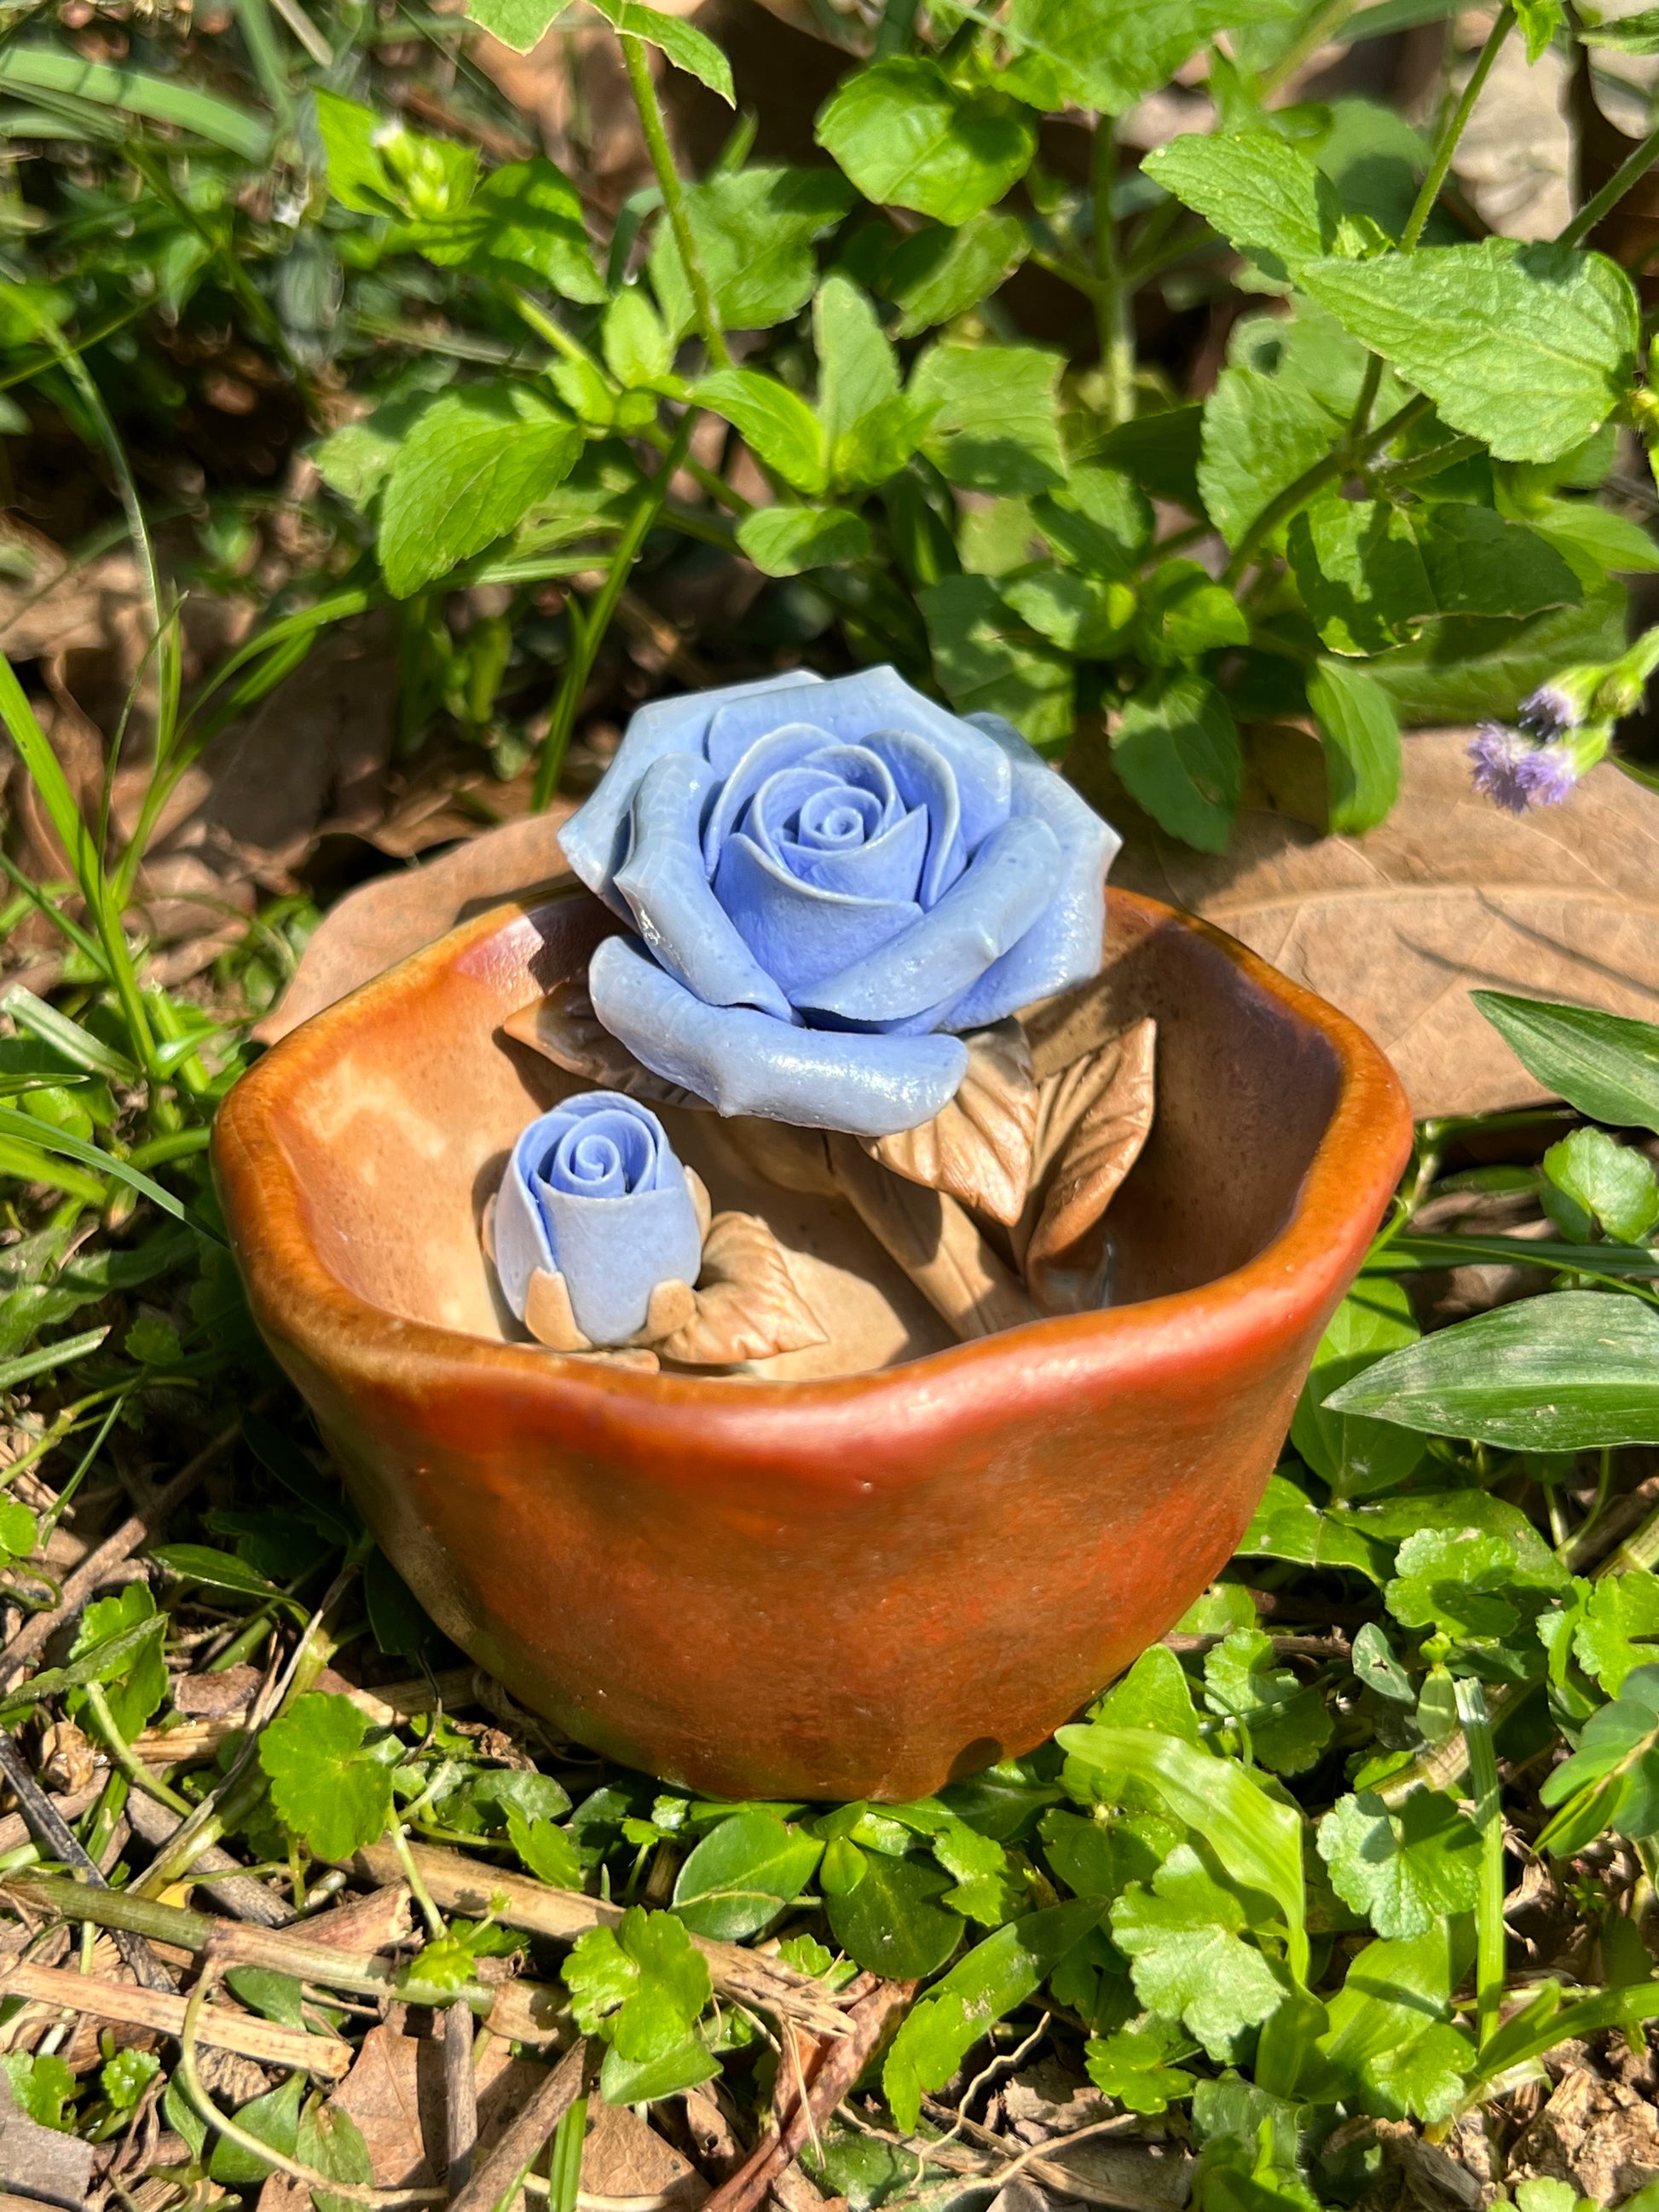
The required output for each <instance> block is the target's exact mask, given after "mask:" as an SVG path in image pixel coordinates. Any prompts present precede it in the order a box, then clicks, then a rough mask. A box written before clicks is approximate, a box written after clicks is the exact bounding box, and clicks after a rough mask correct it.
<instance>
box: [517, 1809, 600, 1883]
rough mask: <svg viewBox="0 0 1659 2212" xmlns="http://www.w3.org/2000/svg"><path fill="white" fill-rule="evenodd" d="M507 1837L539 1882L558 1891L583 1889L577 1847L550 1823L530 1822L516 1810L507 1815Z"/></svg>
mask: <svg viewBox="0 0 1659 2212" xmlns="http://www.w3.org/2000/svg"><path fill="white" fill-rule="evenodd" d="M507 1838H508V1840H509V1841H510V1842H511V1844H512V1845H513V1850H515V1851H516V1852H517V1853H518V1855H519V1857H520V1861H521V1862H522V1863H523V1864H524V1865H526V1867H528V1868H529V1869H530V1871H531V1873H532V1874H533V1875H535V1877H536V1879H537V1881H545V1882H550V1883H551V1885H552V1887H554V1888H555V1889H580V1887H582V1882H583V1880H584V1875H583V1869H582V1863H581V1860H580V1857H578V1855H577V1851H576V1846H575V1845H574V1844H573V1843H572V1842H571V1840H570V1838H569V1837H568V1835H566V1833H565V1832H564V1830H563V1829H562V1828H560V1827H556V1826H555V1825H554V1823H553V1822H552V1821H551V1820H526V1818H525V1816H524V1814H522V1813H520V1812H518V1811H516V1810H512V1811H509V1812H508V1814H507Z"/></svg>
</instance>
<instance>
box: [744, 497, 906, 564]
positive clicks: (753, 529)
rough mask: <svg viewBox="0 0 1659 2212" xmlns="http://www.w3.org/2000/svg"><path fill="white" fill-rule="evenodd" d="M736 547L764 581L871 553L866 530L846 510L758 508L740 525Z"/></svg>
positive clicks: (858, 518)
mask: <svg viewBox="0 0 1659 2212" xmlns="http://www.w3.org/2000/svg"><path fill="white" fill-rule="evenodd" d="M738 545H739V546H740V547H741V548H742V549H743V550H744V552H745V553H746V554H747V555H748V556H749V558H750V560H751V561H752V562H754V564H755V566H756V567H757V568H759V569H760V570H762V572H763V574H766V575H768V576H799V575H801V574H804V573H805V570H807V569H809V568H830V567H833V566H834V565H835V564H836V563H837V562H844V561H865V560H867V559H868V558H869V557H870V555H871V554H872V552H873V551H874V550H875V546H874V540H873V539H872V537H871V535H870V526H869V524H868V523H867V522H866V521H865V520H864V518H863V516H862V515H860V514H854V513H852V511H851V510H850V509H849V508H848V507H782V506H780V507H756V508H755V509H754V510H753V512H752V513H749V514H745V515H744V519H743V520H742V521H741V522H740V523H739V524H738Z"/></svg>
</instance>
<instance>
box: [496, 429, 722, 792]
mask: <svg viewBox="0 0 1659 2212" xmlns="http://www.w3.org/2000/svg"><path fill="white" fill-rule="evenodd" d="M694 419H695V416H694V412H693V410H691V409H690V408H687V410H686V411H685V413H684V415H683V416H681V418H680V427H679V430H678V435H676V437H675V439H674V441H673V443H672V444H671V446H670V447H669V449H668V452H667V454H666V455H665V458H664V460H663V464H662V466H661V467H660V468H659V470H658V471H657V473H656V475H655V476H654V477H652V479H651V481H650V483H648V484H647V485H646V487H645V489H644V490H643V491H642V492H641V494H640V496H639V499H638V501H637V502H636V503H635V508H634V512H633V513H632V514H630V515H629V518H628V527H627V528H626V529H625V530H624V531H623V534H622V536H621V537H620V538H618V539H617V548H616V550H615V552H613V553H612V555H611V566H610V568H609V569H608V570H607V571H606V574H605V582H604V583H603V584H602V585H601V586H600V587H599V592H598V593H597V595H596V596H595V598H594V600H593V604H592V606H590V607H589V608H588V609H587V611H586V613H585V614H584V615H582V616H580V617H579V618H578V620H577V621H576V622H574V623H572V625H571V630H572V635H571V640H570V657H569V659H568V660H567V661H566V663H565V668H564V675H563V677H562V678H561V680H560V684H559V696H558V697H557V699H556V701H555V702H554V706H553V719H552V721H551V722H550V725H549V726H548V732H547V735H546V737H545V738H544V740H543V742H542V755H541V758H540V760H539V761H538V763H536V783H535V788H534V789H533V791H532V793H531V797H530V805H531V809H532V812H534V813H538V814H539V813H540V812H541V811H542V809H543V808H544V806H547V805H550V804H551V802H552V799H553V794H554V793H555V792H556V790H557V789H558V787H559V770H560V769H561V768H562V766H563V765H564V756H565V748H566V747H567V746H568V744H569V743H570V735H571V732H572V731H573V730H574V728H575V726H576V714H577V709H578V708H580V705H581V699H582V693H583V692H584V691H585V690H586V688H587V679H588V678H589V676H590V675H591V674H592V671H593V663H594V661H595V659H597V658H598V657H599V647H600V646H601V645H602V644H603V643H604V642H605V632H606V631H607V630H608V629H610V627H611V617H612V615H614V614H615V613H616V611H617V602H618V600H620V599H621V598H622V595H623V592H624V591H625V590H626V589H627V587H628V579H629V575H630V574H632V573H633V568H634V562H635V559H636V558H637V556H638V554H639V550H640V548H641V545H643V544H644V543H645V540H646V537H647V533H648V532H649V531H650V529H651V526H652V525H653V523H654V522H655V520H656V519H657V517H658V515H659V513H661V511H662V503H663V501H664V500H665V499H666V498H667V496H668V487H669V484H670V483H671V481H672V479H673V477H674V476H675V475H676V473H677V472H678V469H679V465H680V463H681V461H682V460H683V459H684V457H685V449H686V447H687V446H688V445H689V444H690V439H691V425H692V422H693V421H694ZM574 611H575V609H574V598H573V601H572V612H573V613H574Z"/></svg>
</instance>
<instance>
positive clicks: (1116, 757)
mask: <svg viewBox="0 0 1659 2212" xmlns="http://www.w3.org/2000/svg"><path fill="white" fill-rule="evenodd" d="M1112 765H1113V767H1114V768H1115V770H1116V771H1117V774H1118V776H1119V778H1120V779H1121V782H1122V783H1123V786H1124V787H1125V789H1126V790H1127V792H1128V793H1129V795H1130V797H1131V798H1132V799H1134V800H1135V801H1136V802H1137V803H1138V804H1139V805H1141V806H1143V807H1144V808H1145V809H1146V812H1147V813H1148V814H1150V815H1151V816H1152V819H1153V820H1154V821H1155V822H1157V823H1158V824H1159V826H1160V827H1161V828H1163V829H1167V830H1168V831H1169V832H1170V835H1171V836H1176V837H1180V838H1182V839H1183V840H1184V841H1185V842H1186V843H1188V845H1194V846H1196V847H1197V848H1198V850H1199V851H1200V852H1201V853H1221V852H1225V850H1226V848H1227V841H1228V839H1229V838H1230V837H1231V835H1232V829H1233V820H1234V817H1235V816H1236V815H1237V811H1238V800H1239V793H1240V792H1241V790H1242V788H1243V779H1244V761H1243V753H1242V752H1241V750H1240V749H1239V743H1238V732H1237V728H1236V727H1235V726H1234V723H1233V718H1232V716H1231V714H1230V713H1229V712H1228V708H1227V702H1226V701H1225V699H1224V698H1223V697H1222V696H1221V694H1220V693H1219V692H1218V690H1216V688H1215V686H1214V685H1213V684H1210V683H1206V680H1205V679H1204V678H1203V677H1201V676H1192V675H1186V674H1174V675H1168V676H1155V677H1153V678H1152V680H1151V681H1150V682H1148V683H1146V684H1142V685H1141V687H1140V689H1139V690H1138V691H1137V692H1135V694H1134V695H1133V697H1132V698H1131V699H1130V700H1129V701H1128V702H1127V704H1126V705H1125V707H1124V709H1123V712H1122V714H1121V717H1120V718H1119V721H1118V726H1117V729H1116V731H1115V732H1114V734H1113V738H1112Z"/></svg>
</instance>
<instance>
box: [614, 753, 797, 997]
mask: <svg viewBox="0 0 1659 2212" xmlns="http://www.w3.org/2000/svg"><path fill="white" fill-rule="evenodd" d="M712 780H713V779H712V776H711V775H710V771H709V769H708V767H707V766H706V765H705V764H704V763H702V762H700V761H694V760H692V759H690V757H688V756H687V755H685V754H684V753H675V754H671V755H670V756H669V757H668V758H667V759H665V760H659V761H656V762H653V764H652V765H651V767H650V768H648V769H647V770H646V772H645V774H644V775H643V776H642V777H641V780H640V787H639V789H638V791H637V792H636V793H635V799H634V845H633V849H632V851H631V852H630V853H629V855H628V862H627V865H626V866H624V867H623V868H621V869H619V870H618V871H617V890H619V891H620V892H621V893H622V895H623V897H624V898H625V899H626V900H627V902H628V904H629V908H631V910H632V912H633V915H634V919H635V921H636V922H637V923H638V925H639V931H640V934H641V937H643V938H644V939H645V941H646V943H647V945H649V946H650V948H651V950H652V952H653V954H654V955H655V957H657V959H659V961H660V962H661V963H662V964H663V966H664V967H665V968H666V969H667V970H668V972H669V974H670V975H673V976H677V977H678V980H679V981H681V982H682V983H684V986H685V987H686V988H687V990H688V991H695V992H696V994H697V996H698V997H699V998H700V999H706V1000H708V1004H709V1005H710V1006H757V1007H758V1008H759V1009H760V1010H761V1012H763V1013H769V1014H772V1015H775V1017H776V1018H778V1019H779V1020H780V1021H787V1020H788V1019H789V1018H790V1016H789V1001H788V1000H787V998H786V997H785V995H784V993H783V991H782V989H781V987H779V985H778V984H777V983H776V982H775V981H774V980H773V978H772V977H771V975H769V974H768V973H767V971H766V969H763V967H761V966H760V965H759V964H758V963H757V961H756V959H755V957H754V956H753V954H752V953H751V952H750V949H749V946H748V945H746V944H745V943H744V937H743V934H742V933H741V932H740V931H739V930H738V928H737V927H735V926H734V925H733V922H732V918H731V916H730V915H728V914H727V913H726V909H725V908H724V907H723V906H722V905H721V903H720V900H719V899H717V898H716V897H715V896H714V891H713V890H711V889H710V887H709V883H708V877H707V876H706V875H705V874H704V873H703V868H702V854H701V852H700V851H699V849H698V843H697V827H698V822H699V818H700V817H701V814H702V803H703V800H704V799H705V798H706V797H707V795H708V787H709V784H710V782H711V781H712Z"/></svg>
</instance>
